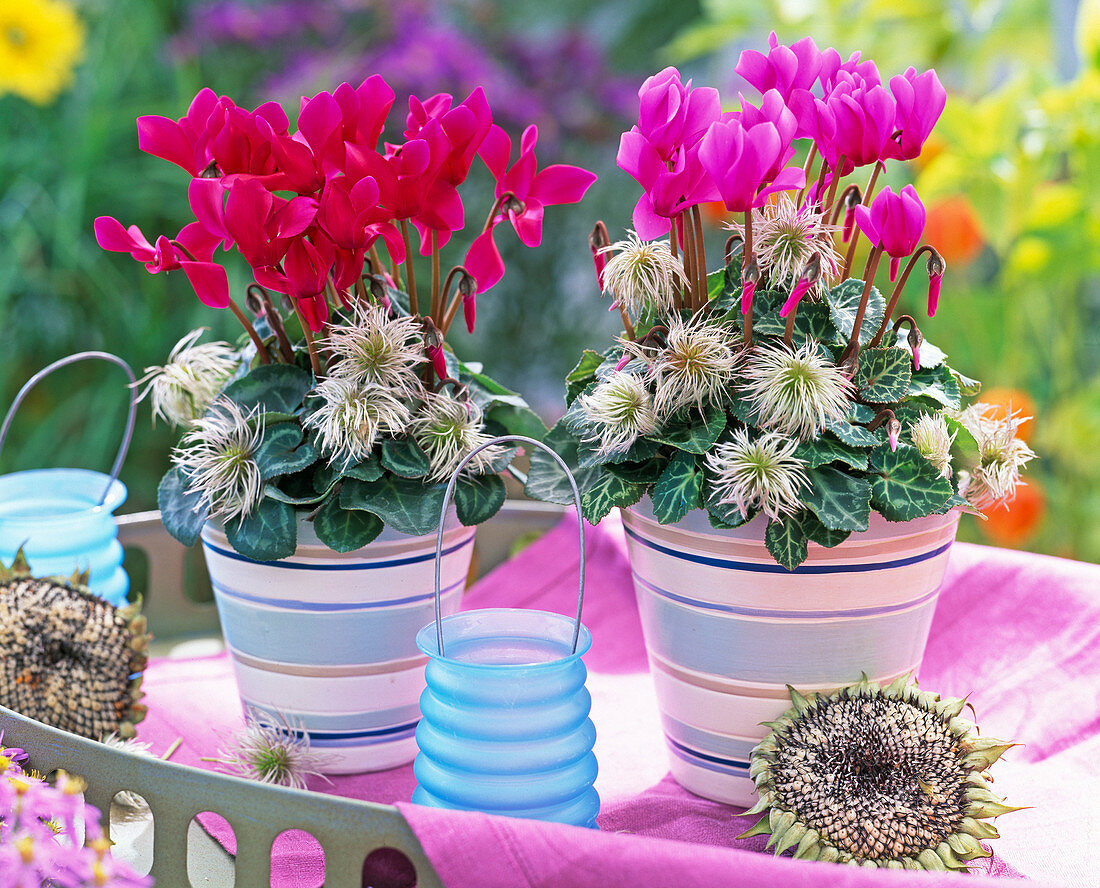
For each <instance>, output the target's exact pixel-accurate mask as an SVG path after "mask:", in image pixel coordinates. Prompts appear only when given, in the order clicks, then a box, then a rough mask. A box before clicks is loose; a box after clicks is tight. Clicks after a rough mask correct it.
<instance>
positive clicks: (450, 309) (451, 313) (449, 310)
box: [432, 265, 469, 336]
mask: <svg viewBox="0 0 1100 888" xmlns="http://www.w3.org/2000/svg"><path fill="white" fill-rule="evenodd" d="M460 274H466V275H468V274H469V272H468V271H467V270H466V269H465V267H464V266H462V265H456V266H455V267H454V268H452V269H451V270H450V271H448V272H447V277H446V278H445V279H444V281H443V290H442V293H441V295H440V300H439V309H440V314H441V315H442V317H440V318H438V319H437V318H435V317H433V318H432V321H433V322H434V323H435V325H436V327H437V328H438V329H439V331H440V333H442V334H443V336H446V335H447V331H448V330H450V329H451V324H453V323H454V319H455V315H457V314H458V306H459V304H460V303H461V302H462V293H461V292H456V293H455V295H454V297H453V298H451V300H450V302H448V301H447V299H448V297H450V296H451V284H453V283H454V279H455V278H456V277H457V276H458V275H460ZM444 306H446V311H444V310H443V307H444Z"/></svg>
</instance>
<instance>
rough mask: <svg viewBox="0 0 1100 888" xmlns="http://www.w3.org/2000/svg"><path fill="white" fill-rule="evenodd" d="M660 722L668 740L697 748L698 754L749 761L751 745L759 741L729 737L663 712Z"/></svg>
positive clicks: (690, 747)
mask: <svg viewBox="0 0 1100 888" xmlns="http://www.w3.org/2000/svg"><path fill="white" fill-rule="evenodd" d="M661 724H662V725H663V726H664V729H665V736H666V737H667V738H668V739H669V740H670V741H674V742H676V743H677V744H679V745H680V746H682V747H685V748H689V749H693V750H698V751H699V752H700V754H702V753H706V754H708V755H712V756H717V757H719V758H723V759H728V760H730V761H736V762H747V761H749V759H750V758H752V749H753V747H754V746H756V744H757V743H758V742H760V741H758V740H753V739H748V738H746V737H730V736H729V735H727V734H715V733H713V732H712V731H704V730H702V729H700V728H695V727H692V726H691V725H686V724H684V723H683V722H682V721H679V720H678V719H675V718H672V717H671V716H668V715H664V714H663V713H662V715H661Z"/></svg>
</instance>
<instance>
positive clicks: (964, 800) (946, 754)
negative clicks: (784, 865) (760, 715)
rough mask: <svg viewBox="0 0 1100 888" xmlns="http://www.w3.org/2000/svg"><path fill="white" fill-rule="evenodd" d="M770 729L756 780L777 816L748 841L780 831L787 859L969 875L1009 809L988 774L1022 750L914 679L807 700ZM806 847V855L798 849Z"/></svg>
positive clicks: (761, 808) (777, 840)
mask: <svg viewBox="0 0 1100 888" xmlns="http://www.w3.org/2000/svg"><path fill="white" fill-rule="evenodd" d="M791 699H792V701H793V703H794V705H793V706H792V707H791V708H790V709H788V710H787V711H786V712H785V713H784V714H783V715H782V716H781V717H780V718H779V719H777V720H776V721H774V722H770V723H769V724H770V726H771V727H772V733H771V734H769V735H768V736H767V737H766V738H764V740H763V741H762V742H761V743H760V744H759V745H758V746H757V747H756V748H755V749H754V750H753V757H752V764H751V765H750V773H751V774H752V775H753V778H754V780H755V782H756V786H757V791H758V792H759V794H760V801H759V802H758V803H757V805H756V806H755V807H754V808H753V809H751V811H750V812H749V813H761V812H767V813H766V815H765V817H764V818H763V819H762V820H761V821H760V822H759V823H758V824H757V825H756V826H754V827H753V828H752V829H750V830H749V831H748V832H747V833H746V834H745V835H756V834H759V833H771V838H770V839H769V841H768V845H769V846H771V845H772V844H773V843H774V844H775V850H776V853H777V854H779V853H781V852H782V851H784V850H786V849H787V848H795V849H796V850H795V856H796V857H801V858H806V859H809V860H824V861H834V862H838V863H857V864H861V865H864V866H878V867H891V868H895V869H896V868H900V867H904V868H905V869H935V870H943V869H956V870H963V869H966V864H967V861H970V860H972V859H974V858H975V857H988V856H989V852H988V851H986V850H985V849H984V848H983V847H982V846H981V844H980V843H979V842H978V839H988V838H996V836H997V831H996V830H995V829H994V828H993V827H991V826H989V825H988V824H985V823H981V822H980V821H981V819H982V818H986V817H996V816H998V815H1000V814H1005V813H1008V812H1010V811H1014V810H1018V809H1016V808H1012V807H1009V806H1007V805H1005V804H1003V802H1002V801H1001V800H1000V799H998V798H996V797H995V796H993V794H992V793H990V792H989V790H988V789H987V788H986V782H987V780H988V776H987V775H986V774H985V771H986V769H987V768H989V766H990V765H991V764H993V762H995V761H996V760H997V759H998V758H1000V756H1001V755H1002V754H1003V753H1004V751H1005V750H1006V749H1008V748H1009V747H1010V746H1011V745H1012V744H1009V743H1005V742H1004V741H1001V740H994V739H992V738H989V737H978V736H977V735H976V734H975V733H972V731H973V729H974V726H973V725H971V724H969V723H968V722H965V721H963V720H962V719H961V718H959V717H958V716H959V713H960V712H961V711H962V709H963V706H964V705H965V701H964V700H942V701H941V700H940V698H939V696H938V695H935V694H929V693H926V692H923V691H920V690H918V689H917V687H916V684H915V683H914V684H910V683H908V679H907V677H905V676H903V677H902V678H899V679H898V680H896V681H895V682H893V683H892V684H890V686H889V687H887V688H881V687H879V686H878V685H877V684H874V683H872V682H869V681H867V679H866V677H864V679H863V680H862V681H860V682H859V683H858V684H856V685H853V686H851V687H848V688H844V689H842V690H840V691H837V692H836V693H833V694H828V695H824V694H815V695H809V696H803V695H802V694H800V693H799V692H798V691H796V690H794V689H793V688H791ZM796 846H797V847H796Z"/></svg>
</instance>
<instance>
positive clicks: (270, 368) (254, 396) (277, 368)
mask: <svg viewBox="0 0 1100 888" xmlns="http://www.w3.org/2000/svg"><path fill="white" fill-rule="evenodd" d="M312 388H313V376H312V375H310V373H309V372H308V371H306V370H303V369H302V368H301V367H295V366H294V365H293V364H262V365H260V366H259V367H255V368H253V369H252V370H251V371H249V373H248V374H246V375H245V376H242V377H241V378H240V379H238V380H235V381H234V382H231V383H230V384H229V385H228V386H226V388H225V392H224V394H225V396H226V397H227V398H229V399H230V400H232V401H236V402H237V403H238V404H240V405H241V406H242V407H244V408H246V409H251V408H253V407H256V406H259V407H261V408H262V409H263V410H270V411H272V412H275V413H285V414H293V413H295V412H296V411H297V410H299V409H300V408H301V406H302V401H303V400H305V397H306V395H307V394H308V393H309V391H310V389H312Z"/></svg>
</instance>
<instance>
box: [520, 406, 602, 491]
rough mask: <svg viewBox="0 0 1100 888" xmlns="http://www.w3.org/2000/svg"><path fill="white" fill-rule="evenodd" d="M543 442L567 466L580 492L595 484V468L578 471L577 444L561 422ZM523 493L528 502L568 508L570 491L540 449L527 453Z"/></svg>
mask: <svg viewBox="0 0 1100 888" xmlns="http://www.w3.org/2000/svg"><path fill="white" fill-rule="evenodd" d="M543 443H544V444H546V445H547V446H548V447H550V448H551V449H552V450H553V451H554V452H555V453H557V454H558V456H560V457H561V458H562V460H563V461H564V462H565V464H566V465H567V466H569V469H570V471H571V472H572V473H573V477H574V478H576V480H577V487H578V489H579V490H580V491H581V492H582V493H583V492H584V491H585V490H586V489H587V488H588V487H589V486H591V485H592V484H593V483H595V480H596V478H597V477H598V476H599V474H600V471H601V470H600V468H599V467H598V466H595V467H592V468H584V469H582V468H580V465H579V462H580V457H579V456H578V452H577V448H578V446H579V444H580V441H579V440H578V439H577V437H576V436H575V435H574V434H573V433H572V432H570V431H569V429H568V428H567V427H566V425H565V421H564V420H558V422H557V424H556V425H555V426H554V427H553V428H552V429H551V430H550V431H549V432H547V433H546V438H545V439H544V440H543ZM524 491H525V492H526V493H527V495H528V496H529V497H531V498H532V499H537V500H541V501H542V502H544V503H559V504H561V505H570V504H571V503H572V502H573V490H572V488H571V487H570V486H569V480H568V479H567V478H566V477H565V473H564V472H563V471H562V470H561V468H560V467H559V466H558V464H557V462H556V461H555V460H554V459H553V458H552V457H551V456H550V454H548V453H544V452H543V451H542V450H541V449H540V450H536V451H535V452H534V453H532V454H531V468H530V470H529V471H528V473H527V483H526V485H524Z"/></svg>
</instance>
